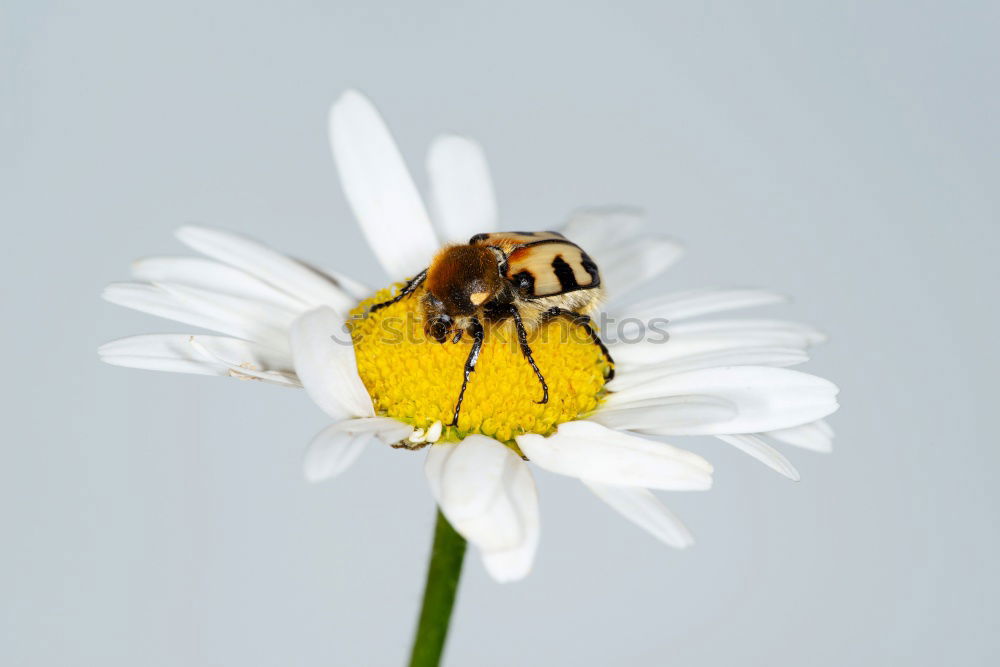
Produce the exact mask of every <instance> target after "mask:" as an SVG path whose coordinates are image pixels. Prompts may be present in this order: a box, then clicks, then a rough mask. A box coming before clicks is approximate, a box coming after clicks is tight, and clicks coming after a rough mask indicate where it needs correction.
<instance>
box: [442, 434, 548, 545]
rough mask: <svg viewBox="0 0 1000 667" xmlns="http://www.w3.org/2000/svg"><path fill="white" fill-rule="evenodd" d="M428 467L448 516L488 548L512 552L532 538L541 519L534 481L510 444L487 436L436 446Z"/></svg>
mask: <svg viewBox="0 0 1000 667" xmlns="http://www.w3.org/2000/svg"><path fill="white" fill-rule="evenodd" d="M424 470H425V472H426V474H427V481H428V484H429V486H430V489H431V493H432V494H433V496H434V498H435V500H437V502H438V505H440V507H441V511H442V512H443V513H444V515H445V517H446V518H447V519H448V521H449V522H450V523H451V525H452V526H453V527H454V528H455V530H456V531H458V532H459V534H461V535H462V536H463V537H465V539H467V540H469V541H470V542H472V543H473V544H475V545H476V546H477V547H478V548H479V549H480V550H482V551H483V552H487V553H494V552H504V551H512V550H515V549H518V548H520V547H523V546H525V545H526V544H527V543H528V542H529V541H530V540H532V533H533V531H535V530H537V524H538V497H537V492H536V491H535V482H534V480H533V479H532V477H531V471H530V470H528V467H527V466H526V465H525V463H524V461H522V460H521V457H519V456H518V455H517V454H515V453H514V452H513V451H511V449H510V448H509V447H506V446H505V445H503V444H501V443H499V442H497V441H496V440H493V439H492V438H487V437H486V436H482V435H472V436H469V437H467V438H466V439H465V440H463V441H462V442H460V443H458V444H457V445H432V446H431V447H430V452H428V454H427V462H426V464H425V466H424Z"/></svg>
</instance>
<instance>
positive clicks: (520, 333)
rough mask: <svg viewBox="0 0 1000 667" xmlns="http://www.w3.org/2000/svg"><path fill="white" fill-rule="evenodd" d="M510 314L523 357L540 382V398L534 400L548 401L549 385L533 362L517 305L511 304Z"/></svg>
mask: <svg viewBox="0 0 1000 667" xmlns="http://www.w3.org/2000/svg"><path fill="white" fill-rule="evenodd" d="M510 314H511V317H513V318H514V326H515V327H516V328H517V340H518V342H519V343H520V344H521V354H523V355H524V358H525V359H527V360H528V363H529V364H531V369H532V370H533V371H535V375H536V376H537V377H538V381H539V382H541V383H542V400H540V401H536V403H539V404H541V403H548V402H549V385H548V384H546V382H545V376H544V375H542V372H541V371H540V370H538V366H537V365H536V364H535V358H534V357H532V356H531V348H530V347H529V346H528V332H527V331H525V330H524V322H522V321H521V313H519V312H518V311H517V306H514V305H511V307H510Z"/></svg>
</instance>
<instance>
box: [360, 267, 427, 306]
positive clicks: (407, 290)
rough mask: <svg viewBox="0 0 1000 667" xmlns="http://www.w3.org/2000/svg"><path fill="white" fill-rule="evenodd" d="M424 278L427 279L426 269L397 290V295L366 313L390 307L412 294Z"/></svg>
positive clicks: (377, 304)
mask: <svg viewBox="0 0 1000 667" xmlns="http://www.w3.org/2000/svg"><path fill="white" fill-rule="evenodd" d="M426 277H427V269H424V270H423V271H421V272H420V273H418V274H417V275H415V276H413V278H411V279H410V282H408V283H406V285H404V286H403V289H401V290H399V294H397V295H396V296H394V297H392V298H391V299H389V300H388V301H383V302H382V303H376V304H375V305H373V306H372V307H370V308H369V309H368V312H370V313H371V312H375V311H376V310H381V309H382V308H385V307H386V306H391V305H392V304H394V303H396V302H397V301H399V300H401V299H403V298H404V297H406V296H409V295H410V294H413V292H414V291H415V290H416V289H417V288H418V287H420V286H421V285H422V284H423V283H424V279H425V278H426Z"/></svg>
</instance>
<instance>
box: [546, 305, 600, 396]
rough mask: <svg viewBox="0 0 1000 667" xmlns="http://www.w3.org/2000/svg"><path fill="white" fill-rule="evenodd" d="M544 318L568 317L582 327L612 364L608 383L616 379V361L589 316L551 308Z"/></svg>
mask: <svg viewBox="0 0 1000 667" xmlns="http://www.w3.org/2000/svg"><path fill="white" fill-rule="evenodd" d="M542 317H543V318H544V319H545V320H551V319H555V318H556V317H566V318H568V319H569V320H570V321H571V322H572V323H573V324H575V325H577V326H579V327H582V328H583V330H584V331H586V332H587V335H588V336H590V340H591V342H593V343H594V345H596V346H597V347H599V348H601V353H602V354H604V358H605V359H607V360H608V363H609V364H611V370H610V371H609V372H608V376H607V377H606V378H605V380H606V381H607V382H610V381H611V380H613V379H614V378H615V360H614V359H612V358H611V353H610V352H608V348H607V346H606V345H605V344H604V341H603V340H601V337H600V336H599V335H598V334H597V331H596V330H595V329H594V326H593V322H594V321H593V320H592V319H591V318H590V316H589V315H584V314H582V313H574V312H573V311H572V310H566V309H565V308H559V307H555V308H549V309H548V310H547V311H545V313H544V314H543V315H542Z"/></svg>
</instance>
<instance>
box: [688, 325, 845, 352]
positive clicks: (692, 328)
mask: <svg viewBox="0 0 1000 667" xmlns="http://www.w3.org/2000/svg"><path fill="white" fill-rule="evenodd" d="M670 331H671V333H675V334H678V335H682V336H692V335H695V334H698V335H705V334H716V335H719V334H728V335H732V336H744V337H748V338H755V337H765V338H767V339H768V340H774V341H782V340H787V341H789V343H796V344H800V345H801V346H803V347H811V346H813V345H818V344H820V343H822V342H824V341H826V334H824V333H823V332H822V331H819V330H818V329H816V328H815V327H811V326H809V325H807V324H802V323H801V322H788V321H786V320H761V319H735V320H701V321H697V322H677V323H675V324H673V325H672V326H671V327H670Z"/></svg>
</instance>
